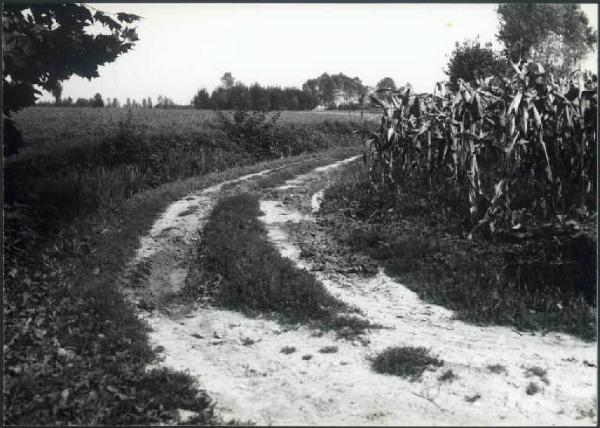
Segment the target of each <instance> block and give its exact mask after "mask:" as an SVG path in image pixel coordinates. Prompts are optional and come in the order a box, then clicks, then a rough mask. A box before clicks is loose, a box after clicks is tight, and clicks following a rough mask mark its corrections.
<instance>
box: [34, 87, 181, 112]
mask: <svg viewBox="0 0 600 428" xmlns="http://www.w3.org/2000/svg"><path fill="white" fill-rule="evenodd" d="M52 94H53V95H54V98H55V100H54V102H52V101H38V102H37V103H36V105H37V106H58V107H112V108H121V107H123V108H182V107H183V108H189V106H181V105H177V104H176V103H175V102H174V101H173V100H172V99H171V98H169V97H167V96H164V95H159V96H158V98H157V100H156V104H154V103H153V102H152V97H147V98H142V100H141V101H138V100H136V99H131V98H127V99H126V101H125V103H124V104H122V105H121V103H120V102H119V100H118V99H117V98H106V101H105V100H104V99H103V98H102V95H101V94H100V93H97V94H96V95H94V96H93V97H92V98H77V99H76V100H73V98H71V97H67V98H62V97H61V95H62V87H61V88H60V89H57V90H55V91H52Z"/></svg>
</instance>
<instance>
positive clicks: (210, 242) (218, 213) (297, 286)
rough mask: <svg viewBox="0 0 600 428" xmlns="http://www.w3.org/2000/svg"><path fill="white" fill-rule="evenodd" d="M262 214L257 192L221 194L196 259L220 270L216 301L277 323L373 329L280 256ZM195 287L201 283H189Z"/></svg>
mask: <svg viewBox="0 0 600 428" xmlns="http://www.w3.org/2000/svg"><path fill="white" fill-rule="evenodd" d="M260 214H261V212H260V209H259V198H258V196H257V195H255V194H250V193H241V194H238V195H234V196H229V197H224V198H222V199H221V200H220V201H219V202H218V203H217V205H216V206H215V208H214V210H213V211H212V213H211V215H210V217H209V220H208V222H207V224H206V225H205V227H204V230H203V233H202V241H201V248H200V251H199V257H200V259H199V263H200V264H201V266H202V268H203V269H204V270H207V271H209V272H213V273H218V276H219V287H218V290H219V291H218V295H217V296H216V297H217V300H218V302H219V303H220V304H222V305H224V306H226V307H231V308H235V309H241V310H243V311H244V312H246V313H249V314H256V313H257V312H266V313H268V314H272V315H273V316H274V317H276V318H278V319H279V320H280V321H281V322H292V323H293V322H307V323H309V324H310V325H312V326H314V327H317V328H321V329H323V330H330V329H335V330H337V331H338V332H339V333H341V336H351V335H352V334H358V333H360V332H362V331H363V330H364V329H366V328H374V327H376V326H374V325H371V324H370V323H369V322H368V321H367V320H365V319H362V318H359V317H357V316H354V315H348V314H347V313H348V312H356V311H357V310H356V309H354V308H352V307H350V306H348V305H347V304H345V303H343V302H341V301H338V300H337V299H335V298H334V297H333V296H331V294H329V292H327V290H326V289H325V288H324V286H323V285H322V284H321V283H319V282H318V280H317V279H316V278H315V277H314V275H313V274H311V273H310V272H308V271H306V270H303V269H299V268H297V267H296V266H294V263H293V262H292V261H291V260H289V259H287V258H285V257H283V256H281V255H280V254H279V252H278V251H277V249H276V248H274V247H273V246H272V245H271V244H269V243H268V242H267V234H266V230H265V227H264V226H263V224H262V223H261V222H260V221H259V220H258V218H257V217H258V216H259V215H260ZM194 286H196V287H198V286H199V284H198V283H197V284H190V287H194ZM198 291H199V292H201V290H198ZM349 333H352V334H349Z"/></svg>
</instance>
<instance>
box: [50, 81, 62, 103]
mask: <svg viewBox="0 0 600 428" xmlns="http://www.w3.org/2000/svg"><path fill="white" fill-rule="evenodd" d="M62 92H63V86H62V83H60V82H58V83H57V84H56V86H55V87H54V88H52V90H51V91H50V93H51V94H52V96H53V97H54V100H55V103H56V105H59V104H60V97H62Z"/></svg>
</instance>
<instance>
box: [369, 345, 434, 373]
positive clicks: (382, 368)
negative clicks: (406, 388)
mask: <svg viewBox="0 0 600 428" xmlns="http://www.w3.org/2000/svg"><path fill="white" fill-rule="evenodd" d="M372 365H373V369H374V370H375V371H376V372H378V373H387V374H393V375H396V376H402V377H406V378H409V379H410V380H411V381H415V380H418V379H420V378H421V376H422V375H423V373H424V372H425V370H434V369H435V367H440V366H443V365H444V362H443V361H442V360H439V359H437V358H435V357H432V356H431V355H430V354H429V351H428V350H427V349H426V348H422V347H418V348H414V347H410V346H397V347H390V348H387V349H386V350H384V351H383V352H381V353H380V354H378V355H377V356H376V357H375V358H374V359H373V361H372Z"/></svg>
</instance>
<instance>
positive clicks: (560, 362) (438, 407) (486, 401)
mask: <svg viewBox="0 0 600 428" xmlns="http://www.w3.org/2000/svg"><path fill="white" fill-rule="evenodd" d="M354 159H355V158H352V159H348V160H346V162H350V161H352V160H354ZM340 165H342V163H336V164H332V165H329V166H327V167H321V168H317V169H315V170H313V171H312V172H311V173H308V174H303V175H300V176H297V177H295V178H294V179H292V180H288V181H287V182H286V183H285V184H284V185H283V186H280V187H279V188H278V189H275V191H274V192H271V195H272V196H274V198H273V199H271V200H263V201H261V210H262V211H263V212H264V215H263V216H262V217H261V220H262V221H263V222H264V223H265V225H266V227H267V230H268V239H269V241H270V242H271V243H273V245H275V246H276V247H277V248H278V249H279V250H280V251H281V253H282V254H283V255H284V256H286V257H289V258H290V259H292V260H293V261H294V262H295V263H296V264H297V266H298V267H300V268H304V269H309V270H310V269H311V268H312V267H311V264H310V261H307V260H304V259H302V260H301V259H300V257H299V256H300V249H299V247H298V246H297V245H296V244H294V243H293V240H292V239H291V238H290V235H289V233H288V232H287V230H286V224H287V223H288V222H290V221H292V222H302V221H313V220H312V218H311V216H310V212H311V211H313V210H318V206H319V200H320V199H321V198H322V195H323V194H322V193H319V192H318V191H316V190H317V189H319V190H321V189H322V188H323V186H324V185H325V184H326V181H327V179H328V177H329V174H330V173H331V172H332V171H333V170H335V168H336V167H339V166H340ZM267 172H268V171H263V172H262V173H259V174H258V175H257V174H253V175H251V176H247V177H242V179H246V180H248V179H252V178H253V177H256V176H259V175H261V174H262V175H264V174H266V173H267ZM234 181H235V180H233V181H230V182H229V184H232V185H235V184H236V183H234ZM224 184H225V183H222V184H221V185H218V186H213V187H212V188H209V189H206V190H205V191H203V192H202V193H200V194H199V195H197V196H194V197H190V198H186V199H183V200H181V201H178V202H176V203H175V204H173V205H172V206H171V207H169V208H168V209H167V211H166V212H165V214H164V215H163V217H162V218H161V219H159V220H158V221H157V223H156V224H155V227H153V228H152V231H151V232H150V234H149V235H148V236H147V237H145V238H143V239H142V245H141V247H140V250H139V252H138V257H137V258H136V260H135V261H134V262H133V263H132V265H133V266H140V265H146V267H147V269H148V271H149V272H150V274H149V277H148V280H147V281H144V283H145V286H144V287H142V288H145V289H150V290H153V291H151V292H152V293H161V292H164V291H165V290H168V291H169V292H176V291H177V290H178V289H179V288H180V287H181V284H182V283H183V280H182V278H185V275H184V273H183V270H185V269H187V266H185V264H186V263H189V262H190V261H189V259H188V258H187V257H182V254H184V253H185V252H186V251H189V247H190V246H193V245H194V242H195V239H196V238H195V236H196V230H197V229H198V228H201V227H202V225H203V224H204V221H205V218H206V216H207V215H208V213H209V212H210V209H211V207H212V205H213V204H214V202H215V201H216V197H217V194H218V191H219V190H220V189H221V188H222V187H220V186H223V185H224ZM307 189H309V190H308V191H307ZM290 194H292V196H295V197H296V200H298V199H299V200H300V204H301V206H300V207H298V208H299V209H294V208H292V207H291V205H292V204H290V203H288V202H286V198H288V197H289V196H290ZM193 205H198V208H196V209H195V212H193V214H190V215H186V216H179V214H180V213H182V212H186V211H187V210H189V209H190V207H191V206H193ZM187 217H190V218H187ZM179 269H181V270H179ZM315 274H316V275H317V278H318V279H319V280H321V281H322V282H323V284H324V285H325V286H326V287H327V288H328V290H329V291H330V292H331V293H332V294H333V295H334V296H336V297H337V298H339V299H340V300H343V301H346V302H348V303H350V304H353V305H355V306H357V307H359V308H360V309H362V310H363V311H364V313H365V315H366V316H367V318H368V319H369V320H370V321H371V322H374V323H380V324H382V325H384V326H385V327H387V328H385V329H380V330H373V331H370V332H369V333H367V334H365V335H364V337H363V338H362V339H363V340H361V341H346V340H336V336H335V333H325V334H317V333H316V332H315V331H313V330H310V329H308V328H307V327H305V326H303V325H296V326H285V327H283V326H282V325H280V324H278V323H277V322H275V321H273V320H270V319H266V318H248V317H246V316H244V315H242V314H241V313H238V312H235V311H230V310H223V309H219V308H215V307H211V306H199V305H197V306H195V307H188V308H187V312H174V313H172V314H170V315H169V314H166V313H162V312H159V311H152V312H149V311H146V312H144V311H142V312H141V316H142V317H143V318H145V319H146V320H147V321H148V323H149V325H150V326H151V327H152V329H153V331H152V332H150V333H149V335H150V338H151V341H152V343H153V344H154V345H157V346H158V345H160V346H163V347H164V349H165V350H164V352H163V354H162V356H163V358H162V361H159V362H157V365H158V366H167V367H172V368H175V369H181V370H188V371H189V372H190V374H192V375H193V376H195V377H196V379H198V383H199V386H200V387H201V388H203V389H206V390H207V392H208V393H209V394H210V395H211V397H213V399H214V400H215V402H216V410H217V411H218V413H219V414H220V415H221V416H222V417H224V418H236V419H238V420H251V421H254V422H256V423H258V424H301V425H324V424H328V425H331V424H338V425H340V424H341V425H343V424H351V425H375V424H378V425H379V424H386V425H389V424H391V425H440V424H445V425H447V424H452V425H454V424H456V425H459V424H461V425H464V424H468V425H477V424H496V425H515V424H517V425H518V424H569V425H574V424H580V425H589V424H590V423H594V422H595V419H592V417H590V416H589V415H588V416H583V413H582V412H585V411H588V410H589V409H590V408H592V407H593V408H595V406H596V404H595V403H596V401H595V400H596V381H595V379H596V370H595V368H591V367H587V366H585V365H584V364H583V361H584V360H586V361H588V362H593V363H594V364H596V361H597V359H596V344H595V343H585V342H582V341H579V340H577V339H575V338H573V337H571V336H568V335H564V334H548V335H546V336H545V337H541V336H529V335H519V334H518V333H515V332H514V331H512V330H511V329H509V328H506V327H478V326H473V325H469V324H466V323H464V322H461V321H457V320H454V319H453V318H452V312H451V311H449V310H447V309H445V308H442V307H439V306H436V305H430V304H427V303H426V302H423V301H422V300H420V299H419V298H418V297H417V296H416V294H415V293H413V292H411V291H410V290H408V289H407V288H406V287H404V286H402V285H401V284H398V283H396V282H395V281H393V280H391V279H390V278H389V277H387V276H386V275H385V274H384V273H383V272H379V273H378V274H377V275H376V276H374V277H372V278H366V279H365V278H364V277H361V276H359V275H353V274H345V275H342V274H339V273H336V272H331V271H324V272H316V273H315ZM178 284H179V285H178ZM178 287H179V288H178ZM138 288H139V287H138ZM398 314H401V315H400V317H398ZM329 345H336V346H337V347H338V352H337V353H328V354H327V353H319V352H318V351H319V350H320V349H321V348H322V347H324V346H329ZM391 345H410V346H425V347H427V348H430V349H431V350H432V351H433V353H434V354H439V356H440V358H442V359H443V360H444V361H445V362H446V366H445V367H444V368H442V369H438V370H437V371H436V372H426V373H425V374H424V375H423V378H422V379H421V381H418V382H409V381H407V380H405V379H402V378H398V377H395V376H389V375H381V374H377V373H375V372H374V371H373V370H372V369H371V368H370V363H369V361H368V358H369V357H370V356H372V355H374V354H375V353H377V352H379V351H381V350H383V349H384V348H386V347H387V346H391ZM284 346H293V347H295V348H296V352H294V353H290V354H284V353H281V352H280V350H281V348H283V347H284ZM305 355H311V358H310V359H303V358H302V357H303V356H305ZM492 364H501V365H503V366H504V367H505V368H506V372H504V373H492V372H490V371H489V370H488V369H487V368H486V367H487V366H488V365H492ZM531 366H539V367H542V368H543V369H546V370H547V378H548V381H549V384H548V385H546V384H544V383H542V382H539V379H535V378H528V377H527V376H526V375H525V369H526V368H527V367H531ZM448 368H450V369H452V371H453V372H454V373H455V374H456V375H457V376H458V378H457V379H456V380H455V381H454V382H452V383H441V382H440V381H439V380H438V379H437V378H438V376H439V375H440V374H441V372H442V371H443V370H446V369H448ZM531 381H536V382H538V383H539V384H540V385H541V386H542V390H541V392H539V393H538V394H535V395H532V396H529V395H527V394H526V392H525V389H526V386H527V384H528V383H529V382H531ZM477 394H479V395H480V396H481V398H479V399H478V400H475V401H473V402H472V403H471V402H467V401H465V397H473V396H476V395H477Z"/></svg>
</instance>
